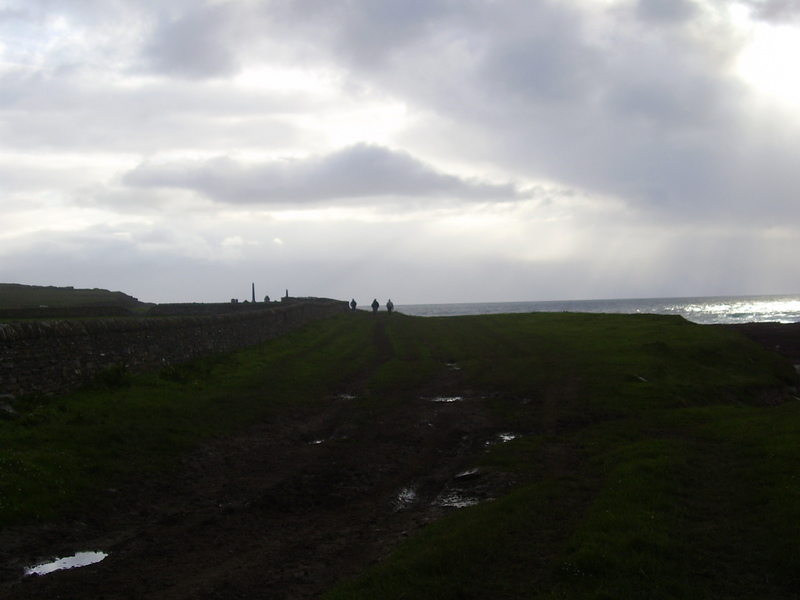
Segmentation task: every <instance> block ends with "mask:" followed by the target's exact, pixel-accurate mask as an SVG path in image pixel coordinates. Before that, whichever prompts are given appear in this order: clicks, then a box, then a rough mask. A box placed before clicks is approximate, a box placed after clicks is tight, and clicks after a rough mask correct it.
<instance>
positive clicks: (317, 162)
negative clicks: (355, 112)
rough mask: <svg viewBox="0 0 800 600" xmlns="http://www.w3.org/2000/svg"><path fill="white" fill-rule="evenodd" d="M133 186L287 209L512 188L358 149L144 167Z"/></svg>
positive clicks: (493, 195) (495, 195)
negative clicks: (343, 201)
mask: <svg viewBox="0 0 800 600" xmlns="http://www.w3.org/2000/svg"><path fill="white" fill-rule="evenodd" d="M123 182H124V183H125V184H126V185H129V186H133V187H170V188H183V189H189V190H193V191H195V192H199V193H201V194H203V195H204V196H207V197H209V198H212V199H214V200H216V201H217V202H225V203H233V204H237V203H262V204H286V203H304V202H323V201H331V200H336V199H339V200H341V199H351V200H352V199H358V198H365V197H381V196H393V197H437V196H438V197H441V196H447V197H451V198H452V197H457V198H459V199H501V200H509V199H515V198H519V197H522V196H523V194H522V193H520V192H518V191H517V189H516V188H515V187H514V186H512V185H510V184H506V185H494V184H487V183H482V182H479V181H472V180H467V179H463V178H460V177H456V176H454V175H449V174H446V173H442V172H439V171H437V170H435V169H433V168H432V167H430V166H428V165H426V164H425V163H423V162H422V161H420V160H418V159H416V158H414V157H413V156H411V155H409V154H407V153H405V152H395V151H392V150H389V149H387V148H382V147H379V146H373V145H368V144H357V145H355V146H351V147H348V148H345V149H343V150H340V151H338V152H334V153H332V154H329V155H326V156H321V157H313V158H307V159H297V160H287V161H274V162H268V163H261V164H256V165H248V164H243V163H241V162H237V161H235V160H232V159H230V158H227V157H220V158H215V159H211V160H206V161H181V162H167V163H163V164H155V163H143V164H141V165H139V166H138V167H137V168H136V169H135V170H133V171H131V172H129V173H128V174H126V175H125V177H124V178H123Z"/></svg>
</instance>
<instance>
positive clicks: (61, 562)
mask: <svg viewBox="0 0 800 600" xmlns="http://www.w3.org/2000/svg"><path fill="white" fill-rule="evenodd" d="M106 556H108V554H106V553H105V552H78V553H76V554H73V555H72V556H67V557H64V558H58V559H56V560H54V561H51V562H47V563H42V564H40V565H36V566H33V567H27V568H26V569H25V575H46V574H47V573H52V572H53V571H62V570H64V569H75V568H77V567H86V566H88V565H93V564H95V563H99V562H100V561H101V560H103V559H104V558H105V557H106Z"/></svg>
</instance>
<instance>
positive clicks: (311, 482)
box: [0, 390, 511, 600]
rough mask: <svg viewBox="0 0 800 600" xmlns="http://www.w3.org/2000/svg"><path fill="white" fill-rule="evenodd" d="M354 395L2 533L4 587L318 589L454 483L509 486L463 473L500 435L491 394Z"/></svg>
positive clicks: (51, 593)
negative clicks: (366, 405) (73, 564)
mask: <svg viewBox="0 0 800 600" xmlns="http://www.w3.org/2000/svg"><path fill="white" fill-rule="evenodd" d="M440 392H443V393H446V391H445V390H440ZM356 404H357V400H356V399H355V398H352V397H348V396H340V397H332V398H330V399H329V400H328V403H327V407H326V408H325V409H324V411H322V412H321V413H320V412H316V413H314V414H304V413H303V412H302V411H299V410H298V411H295V412H292V413H288V414H285V415H283V416H282V417H281V418H279V419H276V420H275V421H273V422H270V423H262V424H259V425H256V426H255V427H254V428H253V429H252V430H250V431H248V432H247V433H244V434H242V435H239V436H236V437H233V438H231V439H225V440H220V441H217V442H214V443H210V444H207V445H205V446H203V447H202V448H200V449H198V450H196V451H194V452H193V453H191V454H189V455H187V456H185V457H184V458H183V460H182V461H181V463H180V464H179V465H178V466H176V467H175V469H174V471H173V472H172V473H169V474H167V475H165V476H162V477H159V479H157V480H148V481H144V482H130V484H129V485H128V486H127V487H126V489H117V490H113V491H112V490H109V491H107V493H106V497H105V498H103V499H102V500H101V501H100V502H98V504H97V506H96V507H95V508H93V510H92V512H91V513H87V514H83V515H80V516H78V517H77V518H75V519H72V520H70V521H68V522H62V523H55V524H49V525H47V526H41V527H30V528H15V529H10V530H6V531H4V532H2V533H0V549H1V550H2V556H3V560H2V563H3V571H2V572H0V580H1V582H0V596H2V597H3V598H4V599H5V600H11V599H14V598H48V599H53V598H107V599H110V598H153V599H156V598H170V599H175V598H240V597H241V598H253V597H267V598H314V597H318V596H319V595H320V593H321V592H323V591H324V590H326V589H328V588H329V587H330V586H331V585H333V584H334V583H336V582H337V581H339V580H341V579H342V578H345V577H348V576H351V575H355V574H357V573H359V572H361V571H362V570H363V569H364V568H365V567H367V566H369V565H370V564H372V563H374V562H375V561H378V560H380V559H381V558H382V557H384V556H385V555H386V554H387V553H388V552H389V551H390V550H391V549H392V548H393V547H394V546H395V545H396V544H397V543H398V542H399V541H401V540H402V539H403V538H404V537H406V536H407V535H409V534H410V533H411V532H412V531H414V530H415V529H417V528H419V527H420V526H423V525H424V524H426V523H428V522H429V521H431V520H432V519H436V518H437V517H439V516H441V515H442V514H447V513H448V512H450V511H453V510H457V508H454V507H450V506H442V505H441V504H442V498H444V496H446V495H447V494H446V493H447V492H448V491H459V490H460V491H461V492H462V493H463V494H464V495H466V496H468V497H471V498H472V497H474V498H478V497H487V496H490V495H495V494H497V493H499V492H501V491H502V488H504V487H506V486H507V485H509V484H510V483H511V481H510V479H508V477H506V476H504V475H502V474H499V473H486V474H483V475H479V476H463V477H461V478H458V477H457V475H458V474H459V473H460V472H461V471H462V469H463V468H464V467H465V465H466V461H467V460H468V458H469V457H470V456H471V455H473V454H474V453H476V452H481V451H482V450H483V449H485V445H486V443H487V442H491V441H492V440H493V439H495V438H496V435H497V434H498V433H500V432H499V431H498V430H497V429H496V427H495V426H494V425H493V423H492V422H491V419H490V417H489V416H488V412H487V411H486V410H484V408H483V407H482V404H483V401H482V400H481V399H479V398H464V399H463V400H461V401H457V402H436V401H433V400H432V399H430V398H412V399H409V401H408V403H407V404H405V405H404V406H402V407H401V408H398V409H396V410H394V411H392V412H391V413H390V414H385V415H382V416H381V417H379V418H378V420H377V421H376V420H374V419H370V418H366V415H365V414H364V413H363V410H356V408H357V407H356ZM406 488H408V489H411V488H413V489H414V491H415V493H414V495H410V494H405V495H403V494H401V492H402V491H403V490H404V489H406ZM437 497H439V501H438V502H437ZM401 499H402V500H401ZM445 504H446V502H445ZM94 550H100V551H104V552H107V553H109V556H108V558H106V559H105V560H103V561H102V562H100V563H97V564H95V565H91V566H87V567H83V568H80V569H73V570H69V571H59V572H56V573H52V574H48V575H44V576H28V577H22V576H21V574H22V568H23V567H24V566H30V565H31V564H34V563H35V562H36V561H37V560H39V559H42V558H46V557H48V556H53V555H55V556H69V555H72V554H73V553H74V552H76V551H94Z"/></svg>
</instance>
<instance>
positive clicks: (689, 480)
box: [0, 313, 800, 600]
mask: <svg viewBox="0 0 800 600" xmlns="http://www.w3.org/2000/svg"><path fill="white" fill-rule="evenodd" d="M454 364H455V365H458V367H459V369H460V371H459V377H460V381H459V385H461V386H463V389H464V390H465V393H469V394H471V395H473V396H478V397H483V398H485V400H484V401H485V402H487V403H488V404H489V405H490V406H491V409H492V411H493V413H494V414H495V415H496V416H497V418H498V421H499V422H501V423H504V424H505V425H506V429H507V430H508V431H512V432H515V433H517V434H519V435H518V436H517V437H516V438H515V439H513V440H511V441H509V442H507V443H504V444H497V445H495V446H492V447H491V448H490V449H488V450H487V451H486V452H483V453H481V454H479V455H476V456H475V457H474V465H475V466H476V467H481V468H484V469H492V470H495V471H498V472H500V471H502V472H506V473H513V474H514V475H515V480H516V481H518V482H519V485H517V486H516V487H515V488H514V489H513V490H511V491H510V492H509V493H508V494H507V495H504V496H502V497H499V498H496V499H494V500H493V501H490V502H485V503H482V504H479V505H477V506H473V507H469V508H465V509H462V510H459V511H457V512H455V513H454V514H453V515H451V516H449V517H447V518H445V519H443V520H441V521H438V522H436V523H434V524H432V525H430V526H428V527H426V528H425V529H423V530H422V532H421V533H420V534H418V535H416V536H413V537H412V538H411V539H409V540H408V541H407V542H406V543H405V544H404V545H402V546H401V547H399V548H398V549H397V550H396V551H395V552H394V553H393V554H392V555H391V556H390V557H389V559H387V560H386V561H383V562H382V563H381V564H379V565H378V566H376V567H375V568H373V569H372V570H371V571H369V572H367V573H365V574H363V576H362V577H360V578H358V579H356V580H353V581H349V582H345V583H343V584H341V585H340V586H339V587H338V588H337V589H334V590H331V591H330V592H329V594H328V595H327V596H326V598H328V599H329V600H333V599H337V600H338V599H345V598H347V599H351V598H365V599H366V598H370V599H374V598H382V599H392V598H397V599H400V598H415V599H426V598H430V599H433V598H436V599H466V598H474V599H479V598H481V599H483V598H537V599H562V598H563V599H566V598H698V599H699V598H786V599H789V598H798V597H799V596H800V443H798V442H800V401H798V400H797V399H796V398H793V397H792V396H791V395H790V394H789V393H787V390H789V389H790V388H791V387H792V386H794V385H796V374H795V372H794V370H793V368H792V367H791V365H789V364H787V363H786V362H785V361H783V360H782V359H780V358H779V357H778V356H776V355H773V354H770V353H768V352H766V351H765V350H763V349H762V348H761V347H759V346H757V345H755V344H754V343H752V342H749V341H747V340H745V339H744V338H741V337H739V336H737V335H735V334H733V333H731V332H729V331H726V330H724V329H720V328H713V327H702V326H698V325H693V324H690V323H688V322H686V321H684V320H683V319H681V318H676V317H662V316H647V315H596V314H592V315H587V314H553V313H548V314H536V313H534V314H515V315H493V316H475V317H450V318H414V317H407V316H404V315H401V314H394V315H391V316H388V315H386V314H385V313H382V314H380V315H378V316H377V317H374V316H373V315H370V314H366V313H358V314H355V315H350V314H348V315H342V316H341V317H337V318H334V319H330V320H327V321H324V322H321V323H317V324H313V325H311V326H309V327H306V328H304V329H302V330H300V331H298V332H295V333H293V334H291V335H288V336H286V337H283V338H281V339H278V340H274V341H272V342H270V343H268V344H265V345H263V346H259V347H257V348H253V349H250V350H247V351H243V352H239V353H236V354H232V355H227V356H222V357H219V358H216V359H214V360H208V361H203V362H198V363H194V364H192V365H186V366H182V367H177V368H169V369H166V370H165V371H163V372H162V373H158V374H152V375H148V376H142V377H135V378H133V377H128V376H126V375H124V374H122V373H117V374H109V376H108V377H106V378H105V383H103V382H99V383H98V386H97V387H95V388H94V389H90V390H86V391H84V392H81V393H79V394H75V395H72V396H69V397H63V398H58V399H51V400H41V399H38V400H37V399H24V401H22V402H19V403H17V405H16V407H15V408H16V412H15V413H13V414H10V413H0V414H4V417H3V418H2V420H0V525H3V524H5V525H9V524H14V523H21V522H31V521H34V520H37V519H45V518H50V517H52V516H54V515H55V514H57V512H58V511H59V510H66V509H68V508H69V507H70V506H71V505H74V504H76V503H81V502H86V501H88V500H87V499H90V498H91V493H92V490H95V489H100V488H102V487H108V486H109V485H110V483H109V482H113V481H114V480H115V479H118V478H125V477H130V476H135V475H136V474H137V473H141V472H142V471H146V470H157V469H161V468H163V467H164V466H165V465H166V464H168V463H169V461H170V460H171V457H174V456H175V455H176V454H177V453H178V452H181V451H182V450H184V449H186V448H188V447H191V446H192V445H193V444H196V443H198V442H200V441H202V440H203V439H207V438H208V437H213V436H222V435H225V434H226V433H228V432H232V431H236V430H237V429H241V428H243V427H245V426H246V425H247V424H248V423H250V422H252V421H253V420H257V419H263V418H267V417H269V415H270V414H272V413H275V412H276V411H284V410H289V409H291V407H295V406H298V405H302V406H303V407H305V408H310V409H313V408H314V405H315V403H319V402H321V399H322V398H324V397H325V395H326V394H329V393H336V392H337V391H339V390H342V389H347V388H348V386H351V385H352V384H353V382H355V381H363V382H365V384H364V385H365V389H364V393H363V395H362V396H361V398H360V401H361V402H362V404H363V410H364V411H365V413H366V412H370V413H380V412H381V411H384V410H388V409H389V407H396V406H397V405H398V404H399V403H402V402H403V400H404V398H408V397H409V396H413V395H417V396H418V395H419V393H420V390H423V389H430V388H431V387H432V386H435V385H436V383H437V381H440V380H441V379H442V378H444V377H447V376H448V369H449V368H452V365H454ZM448 365H450V367H448ZM534 407H535V410H534Z"/></svg>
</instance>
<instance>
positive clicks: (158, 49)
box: [145, 4, 239, 79]
mask: <svg viewBox="0 0 800 600" xmlns="http://www.w3.org/2000/svg"><path fill="white" fill-rule="evenodd" d="M233 16H234V14H233V12H232V9H231V8H230V6H229V5H227V4H219V5H204V6H200V7H198V8H197V9H194V10H192V11H191V12H188V13H183V14H180V15H179V16H177V17H176V18H174V19H172V20H167V21H164V22H161V23H160V24H159V25H158V27H157V28H156V30H155V32H154V34H153V37H152V39H151V40H150V43H149V44H148V45H147V47H146V49H145V56H146V58H147V59H148V61H149V63H150V66H151V68H153V69H154V70H155V71H157V72H160V73H163V74H165V75H170V76H177V77H186V78H188V79H201V78H208V77H221V76H228V75H232V74H234V73H235V72H236V71H237V70H238V67H239V63H238V59H237V53H236V50H235V48H234V47H233V42H232V35H231V27H232V26H233V24H234V23H233Z"/></svg>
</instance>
